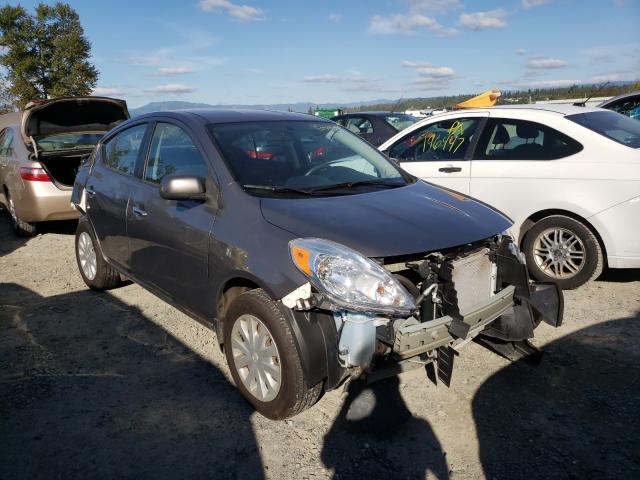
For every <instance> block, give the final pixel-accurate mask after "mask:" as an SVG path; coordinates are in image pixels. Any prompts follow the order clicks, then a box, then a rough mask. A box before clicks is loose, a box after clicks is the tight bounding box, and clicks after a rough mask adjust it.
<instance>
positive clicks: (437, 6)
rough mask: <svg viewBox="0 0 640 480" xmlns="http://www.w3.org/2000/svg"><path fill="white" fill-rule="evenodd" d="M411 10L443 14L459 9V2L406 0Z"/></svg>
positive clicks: (450, 0)
mask: <svg viewBox="0 0 640 480" xmlns="http://www.w3.org/2000/svg"><path fill="white" fill-rule="evenodd" d="M408 2H409V5H411V8H412V9H413V10H421V11H429V12H436V13H444V12H447V11H449V10H454V9H456V8H460V7H461V5H460V0H408Z"/></svg>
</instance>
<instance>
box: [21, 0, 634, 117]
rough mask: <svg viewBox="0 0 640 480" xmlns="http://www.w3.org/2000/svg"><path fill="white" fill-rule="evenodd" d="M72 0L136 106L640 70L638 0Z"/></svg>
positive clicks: (564, 81)
mask: <svg viewBox="0 0 640 480" xmlns="http://www.w3.org/2000/svg"><path fill="white" fill-rule="evenodd" d="M20 3H21V4H22V5H23V6H24V7H26V8H29V9H31V8H32V7H33V5H34V4H35V3H37V2H31V1H21V2H20ZM48 3H53V2H48ZM69 3H70V4H71V5H72V6H73V7H74V8H75V9H76V10H77V11H78V13H79V14H80V18H81V21H82V24H83V26H84V28H85V33H86V35H87V37H88V38H89V40H90V41H91V43H92V45H93V50H92V51H93V56H94V58H93V61H94V63H95V65H96V66H97V68H98V70H99V71H100V79H99V82H98V87H97V88H96V93H97V94H103V95H110V96H116V97H121V98H125V99H126V100H127V101H128V103H129V106H130V107H133V108H135V107H138V106H141V105H143V104H145V103H147V102H150V101H165V100H187V101H194V102H205V103H213V104H254V103H292V102H298V101H310V102H317V103H321V102H322V103H324V102H335V103H336V104H339V103H340V102H351V101H364V100H370V99H378V98H389V99H397V98H401V97H417V96H420V97H429V96H436V95H453V94H458V93H467V92H479V91H482V90H485V89H489V88H502V89H526V88H533V87H536V86H563V85H571V84H574V83H591V82H601V81H606V80H636V79H638V78H640V40H639V38H640V37H639V36H638V21H639V20H640V0H582V1H581V0H509V1H501V2H495V1H494V2H490V1H482V0H466V1H465V0H368V1H367V0H314V1H305V0H298V1H294V0H289V1H278V0H274V1H267V0H179V1H169V0H157V1H147V0H128V1H122V0H109V1H107V2H103V1H89V0H85V1H71V2H69Z"/></svg>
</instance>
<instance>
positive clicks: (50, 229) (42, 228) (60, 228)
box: [0, 208, 78, 257]
mask: <svg viewBox="0 0 640 480" xmlns="http://www.w3.org/2000/svg"><path fill="white" fill-rule="evenodd" d="M77 226H78V221H77V220H65V221H59V222H42V223H40V224H38V234H39V235H46V234H48V233H57V234H60V235H74V234H75V233H76V227H77ZM29 238H30V237H19V236H17V235H16V234H15V233H14V232H13V228H12V226H11V217H9V213H8V212H7V211H6V210H3V209H2V208H0V257H3V256H4V255H8V254H10V253H11V252H13V251H14V250H17V249H18V248H20V247H22V246H23V245H24V244H25V243H26V242H27V241H28V240H29Z"/></svg>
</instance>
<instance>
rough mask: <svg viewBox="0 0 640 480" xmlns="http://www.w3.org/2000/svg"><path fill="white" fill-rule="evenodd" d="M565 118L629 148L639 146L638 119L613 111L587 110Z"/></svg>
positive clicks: (639, 131) (639, 123) (639, 122)
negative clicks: (587, 111)
mask: <svg viewBox="0 0 640 480" xmlns="http://www.w3.org/2000/svg"><path fill="white" fill-rule="evenodd" d="M565 118H567V119H569V120H571V121H572V122H576V123H578V124H580V125H582V126H583V127H586V128H588V129H589V130H593V131H594V132H596V133H599V134H600V135H603V136H605V137H607V138H610V139H611V140H614V141H616V142H618V143H621V144H623V145H626V146H627V147H631V148H640V121H638V120H634V119H632V118H629V117H625V116H624V115H620V114H619V113H615V112H589V113H578V114H576V115H567V116H566V117H565Z"/></svg>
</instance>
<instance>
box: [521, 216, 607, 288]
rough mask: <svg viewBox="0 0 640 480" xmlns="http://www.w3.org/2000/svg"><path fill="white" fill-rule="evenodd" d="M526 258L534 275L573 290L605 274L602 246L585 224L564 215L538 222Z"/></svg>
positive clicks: (525, 247) (525, 244)
mask: <svg viewBox="0 0 640 480" xmlns="http://www.w3.org/2000/svg"><path fill="white" fill-rule="evenodd" d="M523 250H524V254H525V256H526V257H527V266H528V267H529V271H530V272H531V275H533V276H534V277H535V278H536V279H537V280H540V281H543V282H549V281H551V282H556V283H557V284H558V285H559V286H560V287H561V288H562V289H565V290H570V289H573V288H577V287H579V286H580V285H583V284H584V283H586V282H588V281H589V280H592V279H595V278H597V277H598V276H600V274H601V273H602V269H603V266H604V258H603V255H602V248H601V247H600V242H599V241H598V239H597V238H596V237H595V235H594V234H593V232H592V231H591V230H590V229H589V228H588V227H587V226H585V225H584V224H583V223H581V222H579V221H578V220H575V219H573V218H571V217H566V216H564V215H553V216H550V217H546V218H543V219H542V220H540V221H539V222H537V223H536V224H535V225H534V226H533V227H532V228H531V229H530V230H529V231H528V232H527V234H526V236H525V237H524V242H523Z"/></svg>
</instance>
